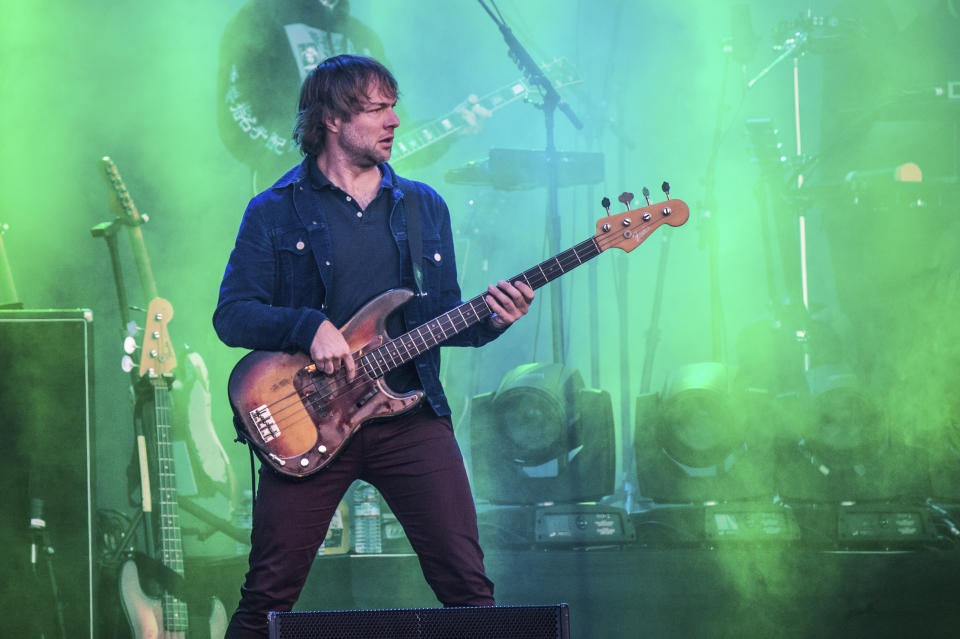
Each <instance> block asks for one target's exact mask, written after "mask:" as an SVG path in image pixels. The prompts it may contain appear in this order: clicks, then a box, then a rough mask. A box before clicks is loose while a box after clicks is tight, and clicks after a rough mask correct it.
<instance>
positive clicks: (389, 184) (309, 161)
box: [304, 155, 394, 191]
mask: <svg viewBox="0 0 960 639" xmlns="http://www.w3.org/2000/svg"><path fill="white" fill-rule="evenodd" d="M304 162H305V165H306V166H305V168H306V173H307V175H306V179H307V181H308V182H309V183H310V185H311V186H313V188H315V189H317V190H318V191H319V190H323V189H339V188H340V187H338V186H337V185H336V184H334V183H333V182H331V181H330V180H329V179H328V178H327V176H326V175H324V174H323V171H321V170H320V168H319V167H318V166H317V158H316V156H313V155H310V156H307V158H306V159H305V160H304ZM379 168H380V175H381V177H380V189H381V190H382V189H388V190H392V189H393V187H394V174H393V171H392V170H391V169H390V167H389V166H388V165H387V164H386V163H385V162H384V163H382V164H380V166H379Z"/></svg>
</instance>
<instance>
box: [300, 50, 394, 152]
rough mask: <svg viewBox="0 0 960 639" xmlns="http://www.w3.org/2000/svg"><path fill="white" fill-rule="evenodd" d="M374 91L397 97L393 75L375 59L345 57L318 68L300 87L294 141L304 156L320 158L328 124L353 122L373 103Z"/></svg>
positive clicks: (331, 59) (342, 56) (336, 57)
mask: <svg viewBox="0 0 960 639" xmlns="http://www.w3.org/2000/svg"><path fill="white" fill-rule="evenodd" d="M371 89H372V90H376V89H379V90H380V91H381V92H383V94H384V95H387V96H389V97H392V98H394V99H395V98H396V97H397V81H396V79H395V78H394V77H393V74H392V73H390V71H389V70H388V69H387V68H386V67H385V66H383V65H382V64H380V63H379V62H377V61H376V60H374V59H373V58H368V57H365V56H359V55H349V54H343V55H338V56H334V57H332V58H327V59H326V60H324V61H323V62H321V63H320V64H319V65H317V66H316V68H314V69H313V71H311V72H310V75H308V76H307V79H306V80H304V81H303V86H302V87H301V88H300V107H299V111H298V113H297V125H296V127H295V128H294V129H293V140H294V142H296V143H297V145H299V147H300V151H301V152H303V154H304V155H319V154H320V153H321V152H322V151H323V143H324V133H325V132H326V128H327V121H328V120H331V119H333V118H340V119H342V120H344V121H349V120H350V118H351V117H353V115H354V114H356V113H360V112H361V111H362V110H363V109H364V107H365V106H366V104H367V103H368V102H369V101H370V96H369V95H368V94H367V91H368V90H371Z"/></svg>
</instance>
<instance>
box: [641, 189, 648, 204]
mask: <svg viewBox="0 0 960 639" xmlns="http://www.w3.org/2000/svg"><path fill="white" fill-rule="evenodd" d="M640 192H641V193H643V198H644V199H645V200H646V201H647V206H650V189H648V188H647V187H643V188H642V189H640Z"/></svg>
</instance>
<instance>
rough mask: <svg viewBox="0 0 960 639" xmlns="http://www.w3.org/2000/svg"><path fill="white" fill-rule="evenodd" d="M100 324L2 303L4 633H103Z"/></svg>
mask: <svg viewBox="0 0 960 639" xmlns="http://www.w3.org/2000/svg"><path fill="white" fill-rule="evenodd" d="M92 342H93V324H92V314H91V313H90V311H86V310H64V311H60V310H56V311H54V310H49V311H30V310H0V371H2V372H0V407H2V410H3V422H4V428H3V430H4V459H3V463H0V485H2V486H3V490H4V498H3V499H2V500H0V513H2V516H0V521H3V522H4V523H3V524H2V525H0V548H2V551H0V552H3V554H4V555H5V562H4V565H5V566H6V572H5V573H4V578H3V579H2V580H0V601H3V602H4V619H3V633H2V634H3V635H4V636H10V637H40V636H45V637H51V638H54V637H57V638H59V637H67V636H69V637H71V638H73V637H93V636H94V607H93V602H94V592H95V591H96V588H95V583H94V581H95V572H94V553H93V538H94V537H93V523H92V522H93V521H94V519H93V514H94V505H93V498H92V494H93V481H94V474H93V468H92V464H91V460H92V457H93V456H92V451H93V427H92V426H93V362H92V353H93V344H92Z"/></svg>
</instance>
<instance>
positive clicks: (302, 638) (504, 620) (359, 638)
mask: <svg viewBox="0 0 960 639" xmlns="http://www.w3.org/2000/svg"><path fill="white" fill-rule="evenodd" d="M269 623H270V639H388V638H389V639H454V638H456V639H569V637H570V610H569V607H568V606H567V604H556V605H551V606H478V607H470V608H406V609H396V610H337V611H330V612H326V611H322V612H271V613H270V618H269Z"/></svg>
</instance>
